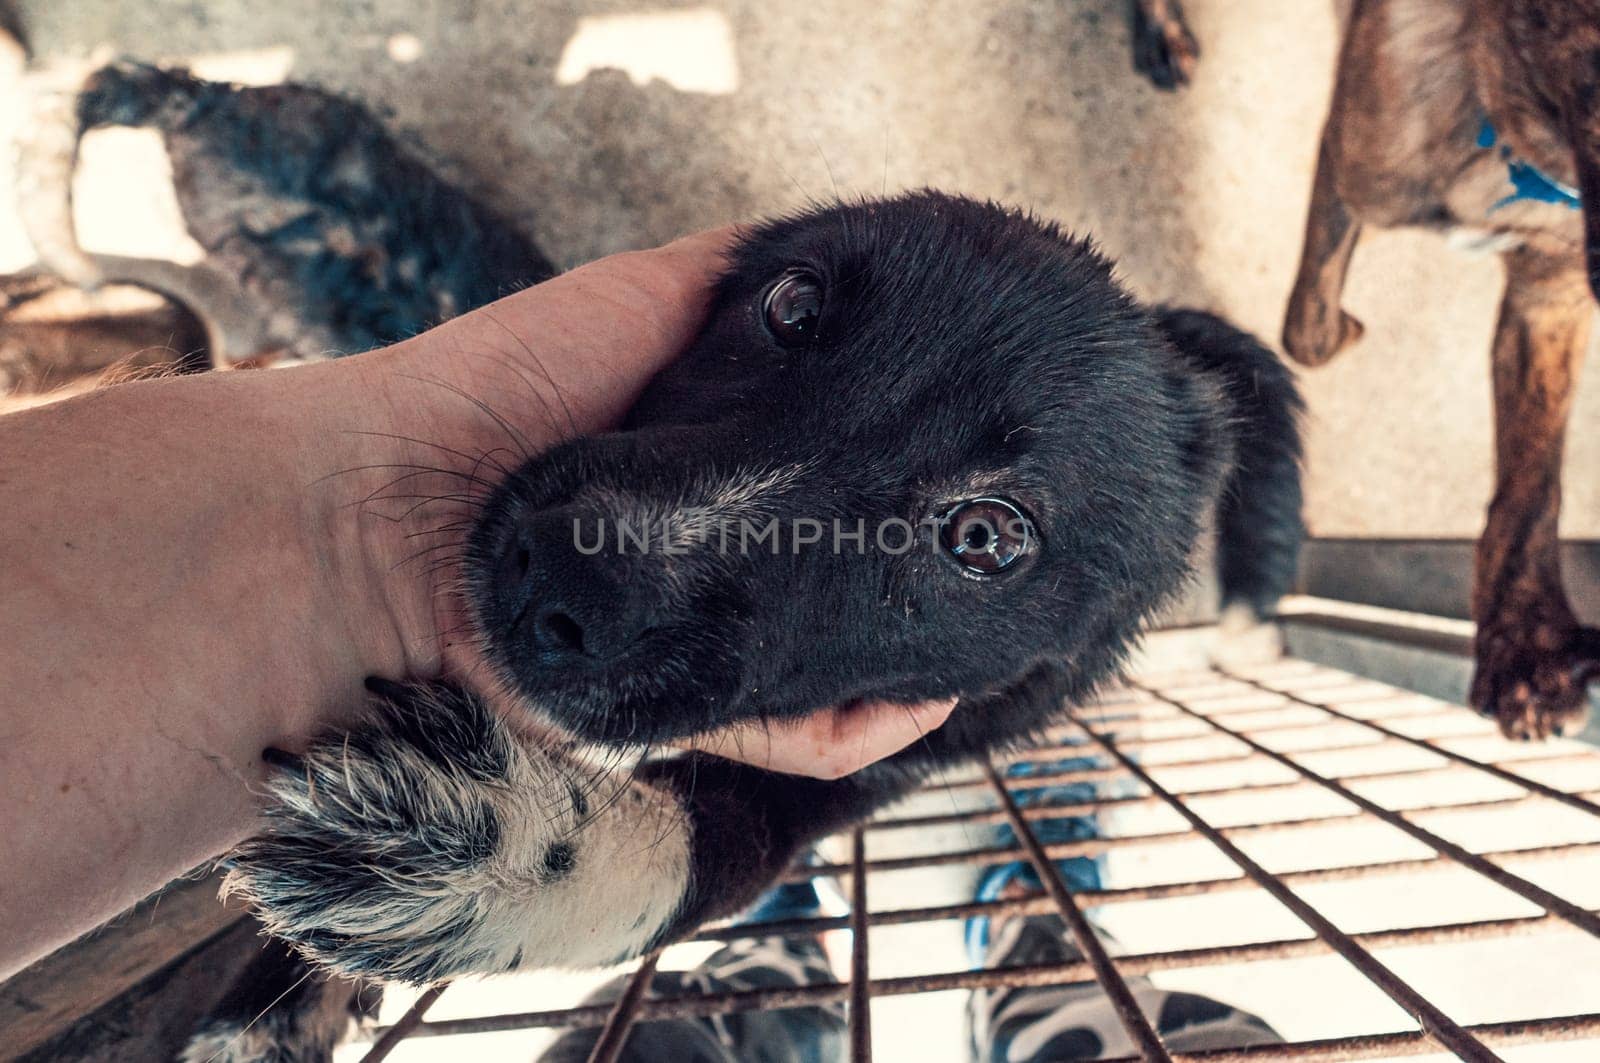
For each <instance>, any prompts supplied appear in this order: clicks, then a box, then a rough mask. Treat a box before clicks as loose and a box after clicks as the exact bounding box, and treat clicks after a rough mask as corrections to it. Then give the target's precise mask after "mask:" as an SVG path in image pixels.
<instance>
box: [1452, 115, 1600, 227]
mask: <svg viewBox="0 0 1600 1063" xmlns="http://www.w3.org/2000/svg"><path fill="white" fill-rule="evenodd" d="M1499 139H1500V138H1499V137H1498V136H1497V135H1496V134H1495V131H1494V123H1493V122H1490V121H1489V119H1488V117H1487V116H1485V117H1484V119H1483V125H1481V126H1479V127H1478V147H1480V148H1492V147H1494V146H1495V145H1496V143H1498V142H1499ZM1500 158H1502V159H1504V160H1505V164H1506V170H1507V171H1508V174H1509V177H1510V180H1511V187H1512V189H1513V190H1514V191H1512V193H1511V194H1510V195H1509V196H1506V197H1505V198H1504V199H1502V200H1500V202H1498V203H1496V204H1495V205H1494V206H1492V207H1490V208H1489V209H1490V210H1499V209H1500V208H1501V207H1503V206H1505V205H1506V204H1507V203H1517V202H1520V201H1523V200H1531V201H1533V202H1535V203H1557V204H1560V205H1561V206H1564V207H1571V208H1572V209H1573V210H1578V209H1580V208H1581V207H1582V206H1583V201H1582V200H1581V199H1579V198H1578V190H1577V189H1576V188H1573V187H1572V186H1571V185H1569V184H1567V183H1565V182H1563V181H1558V180H1556V179H1555V178H1554V177H1551V176H1550V175H1549V174H1547V173H1545V172H1544V171H1543V170H1541V169H1539V168H1538V167H1537V166H1535V165H1533V164H1532V163H1530V162H1524V161H1523V160H1521V159H1519V158H1517V157H1516V156H1515V155H1513V154H1512V153H1511V147H1510V145H1508V144H1501V145H1500Z"/></svg>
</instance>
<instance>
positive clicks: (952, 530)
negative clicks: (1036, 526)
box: [939, 498, 1037, 576]
mask: <svg viewBox="0 0 1600 1063" xmlns="http://www.w3.org/2000/svg"><path fill="white" fill-rule="evenodd" d="M1036 541H1037V537H1036V536H1035V535H1034V534H1033V524H1032V523H1030V522H1029V520H1028V518H1027V517H1026V516H1024V515H1023V512H1022V510H1020V509H1018V508H1017V507H1016V506H1014V505H1012V504H1011V503H1010V502H1007V501H1006V500H1005V499H1003V498H977V499H973V500H972V501H970V502H962V503H961V504H960V505H957V506H955V507H954V508H952V509H951V510H950V511H949V512H947V513H946V514H945V515H944V516H943V517H941V518H940V522H939V543H940V545H942V546H943V547H944V549H945V552H946V553H948V554H949V555H950V556H951V557H953V558H955V559H956V560H957V561H959V562H960V563H961V565H962V567H963V568H965V569H967V570H968V571H969V572H974V573H977V574H979V575H984V576H992V575H994V574H995V573H997V572H1001V571H1003V570H1005V569H1008V568H1010V567H1011V566H1012V565H1014V564H1016V563H1017V562H1018V561H1020V560H1021V559H1022V557H1023V555H1024V554H1026V553H1027V552H1028V551H1029V550H1031V549H1033V545H1034V543H1035V542H1036Z"/></svg>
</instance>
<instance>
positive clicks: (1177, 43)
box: [1133, 0, 1200, 91]
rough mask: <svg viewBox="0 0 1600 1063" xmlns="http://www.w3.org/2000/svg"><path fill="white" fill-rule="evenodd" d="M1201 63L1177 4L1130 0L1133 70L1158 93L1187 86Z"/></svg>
mask: <svg viewBox="0 0 1600 1063" xmlns="http://www.w3.org/2000/svg"><path fill="white" fill-rule="evenodd" d="M1199 60H1200V44H1199V42H1198V41H1196V40H1195V38H1194V34H1193V33H1192V32H1191V31H1190V30H1189V22H1188V19H1186V18H1185V17H1184V14H1183V4H1182V3H1181V2H1180V0H1133V67H1134V69H1135V70H1137V71H1139V72H1140V73H1141V74H1143V75H1145V76H1146V77H1148V78H1149V79H1150V82H1151V84H1153V85H1155V87H1156V88H1158V89H1167V90H1168V91H1171V90H1173V89H1176V88H1179V87H1180V86H1183V85H1187V84H1188V83H1189V79H1190V78H1192V77H1194V68H1195V64H1196V63H1197V62H1199Z"/></svg>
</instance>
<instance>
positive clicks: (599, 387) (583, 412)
mask: <svg viewBox="0 0 1600 1063" xmlns="http://www.w3.org/2000/svg"><path fill="white" fill-rule="evenodd" d="M734 237H735V230H734V229H733V228H732V227H725V228H721V229H712V230H708V231H706V232H702V233H697V234H695V235H693V236H689V237H685V238H683V239H681V240H677V241H675V242H673V243H670V244H667V245H665V246H664V247H660V248H656V249H654V250H651V251H641V252H632V253H628V254H621V255H613V256H610V257H608V258H603V259H600V260H598V261H595V262H592V263H590V264H588V265H586V266H583V267H581V268H579V269H576V270H573V271H572V272H570V273H565V274H562V275H561V276H558V277H555V278H553V279H551V280H549V281H546V282H545V283H543V284H540V285H537V286H535V287H533V288H529V289H526V290H524V291H521V292H518V293H515V294H513V295H510V296H507V297H506V298H504V299H501V300H499V301H498V302H496V303H494V304H492V305H490V306H488V307H484V308H482V309H480V310H477V311H474V312H472V313H469V314H465V315H462V316H461V317H459V318H455V319H453V320H452V321H449V322H447V323H445V324H444V325H442V326H440V327H439V328H436V329H433V330H431V331H429V332H427V333H424V334H423V335H421V336H417V337H415V338H414V339H412V340H409V341H407V342H405V343H402V344H399V345H397V346H396V347H393V348H390V349H388V350H386V351H380V352H374V353H373V354H371V355H364V356H362V359H361V360H365V361H367V362H368V363H369V365H370V366H371V367H372V368H375V369H378V370H379V371H380V373H381V376H382V378H383V379H382V383H381V388H382V389H383V390H385V391H386V392H387V393H388V394H389V395H390V399H389V405H390V407H391V409H392V410H394V412H395V414H396V423H397V425H404V426H405V427H404V428H396V430H395V434H403V435H406V436H409V437H411V438H412V439H414V440H422V441H423V442H421V443H414V444H411V445H410V449H411V451H412V453H410V455H409V456H408V457H403V458H396V457H394V456H393V455H390V456H389V457H388V458H387V459H386V461H384V462H383V464H386V465H394V464H397V463H407V462H410V463H415V464H417V465H419V466H445V467H447V468H450V469H452V470H453V474H455V475H459V474H462V473H465V474H469V475H472V476H490V477H492V476H493V475H494V470H495V469H496V468H497V467H514V466H515V464H517V463H518V462H520V461H521V460H522V459H523V458H525V457H527V456H529V455H530V454H534V453H538V452H539V451H542V450H545V449H547V448H549V447H551V446H554V445H556V444H557V443H560V442H562V441H564V440H566V439H569V438H571V437H573V436H576V435H583V434H588V433H592V432H596V431H603V430H605V429H607V428H610V427H612V426H613V425H614V424H615V423H616V422H617V421H618V420H620V418H621V417H622V416H623V414H624V413H626V411H627V409H628V407H629V406H631V405H632V403H633V401H634V399H635V398H636V397H637V395H638V394H639V392H640V391H641V390H642V389H643V388H644V386H645V385H646V384H647V383H648V382H649V380H650V379H651V378H652V377H653V376H654V375H655V374H656V373H657V372H658V371H659V370H660V369H662V368H663V367H664V366H665V365H667V364H668V363H669V362H670V361H671V360H672V359H673V358H674V357H675V356H676V355H677V354H678V353H679V352H680V351H682V350H683V349H684V348H685V347H687V346H688V345H689V343H690V342H691V341H692V340H693V338H694V336H695V334H696V332H697V331H698V330H699V328H700V326H701V324H702V322H703V321H704V318H705V314H706V312H707V310H708V309H709V303H710V298H711V294H712V288H713V285H714V282H715V279H716V277H717V276H718V274H719V273H720V272H721V270H722V268H723V266H724V255H725V252H726V251H727V249H728V247H729V245H730V244H731V243H732V241H733V239H734ZM395 442H396V441H394V440H392V439H390V440H384V445H385V446H386V447H391V448H392V447H393V446H394V445H395ZM399 446H400V448H401V449H406V448H407V446H408V444H406V442H405V441H403V440H402V441H399ZM440 447H448V451H442V450H440V449H439V448H440ZM408 482H411V483H413V484H414V481H408ZM446 486H447V487H448V485H446ZM441 490H444V488H441ZM448 490H449V493H451V494H455V493H457V492H458V491H459V489H458V488H454V487H449V488H448ZM416 491H417V488H416V487H414V486H413V487H411V488H408V489H407V490H406V491H404V492H399V494H400V495H401V496H402V499H403V500H408V499H409V498H411V497H413V496H414V494H415V493H416ZM409 504H410V503H409V501H405V505H409ZM380 530H381V529H380ZM394 530H395V531H401V530H404V533H405V534H404V535H395V536H392V538H393V539H395V540H396V546H397V548H399V549H404V550H405V551H406V552H407V554H408V555H409V554H413V553H415V551H416V550H417V546H416V544H415V542H414V541H411V540H410V539H409V538H408V536H410V535H411V534H413V533H414V531H415V529H410V528H405V527H404V524H402V525H401V526H398V527H396V528H395V529H394ZM391 570H392V571H394V572H397V573H399V574H401V575H405V576H409V577H410V578H412V579H414V577H415V573H414V571H410V570H408V569H407V567H406V566H405V564H404V563H403V561H397V562H394V563H393V564H391ZM432 597H433V599H434V600H436V601H437V600H442V599H445V598H447V595H444V594H442V593H440V591H439V589H438V588H435V589H434V591H433V593H432ZM417 608H419V609H420V608H421V606H420V605H419V606H417ZM416 622H417V623H419V624H420V623H421V614H418V619H417V621H416ZM424 626H425V625H424ZM460 626H461V620H460V618H459V617H455V616H451V615H444V616H436V618H435V627H436V629H437V630H441V631H451V630H455V629H458V628H459V627H460ZM424 644H425V643H424ZM441 659H442V666H443V668H444V669H446V670H449V671H451V672H454V673H457V674H459V675H462V676H464V677H466V678H467V681H468V682H469V684H470V685H473V686H476V687H478V688H480V689H492V688H494V687H497V686H498V685H499V684H497V683H495V682H494V681H493V679H492V677H491V676H490V674H489V672H488V670H487V669H486V668H485V666H484V664H483V662H482V661H480V660H478V659H476V650H475V647H474V645H473V644H472V640H470V639H467V640H462V639H454V640H446V641H445V643H444V645H443V646H442V649H441ZM431 664H432V662H429V661H419V662H416V663H415V664H414V665H413V667H412V669H411V672H412V674H420V675H424V676H425V675H428V674H430V671H431V670H432V669H431V668H430V665H431ZM474 680H476V681H474ZM954 706H955V700H954V699H948V700H944V701H938V702H928V703H923V704H915V705H905V704H897V703H889V702H869V703H852V704H850V705H845V706H835V707H831V708H824V709H821V710H819V711H818V712H816V713H813V714H812V715H810V716H808V717H806V718H804V719H802V720H800V721H797V722H794V723H777V724H772V725H770V726H769V725H766V724H763V723H744V724H739V725H735V726H733V727H730V728H726V729H724V730H720V731H716V732H712V733H709V734H706V735H701V736H698V737H697V738H695V739H693V740H691V741H689V742H686V743H684V748H692V749H700V750H703V751H705V752H708V753H713V754H715V755H718V756H723V757H727V758H729V759H733V760H740V761H743V762H745V763H748V764H752V765H754V766H756V767H762V768H767V769H769V770H772V771H779V772H786V773H790V774H797V775H810V776H814V777H816V778H823V779H833V778H839V777H841V776H843V775H847V774H850V773H851V772H854V771H856V770H859V769H860V768H862V767H865V766H866V765H868V764H870V763H872V762H874V761H876V760H880V759H882V758H883V757H886V756H889V755H890V754H892V753H895V752H898V751H899V750H901V749H903V748H904V747H906V746H907V745H909V744H910V743H912V742H914V741H916V740H917V739H918V738H919V737H921V736H922V735H923V734H926V733H927V732H928V731H931V730H934V729H936V728H937V727H939V726H940V725H941V724H942V723H943V722H944V721H945V719H946V717H947V716H948V715H949V713H950V711H951V709H952V708H954ZM501 708H502V709H503V710H504V711H506V712H507V713H508V714H515V713H516V712H517V709H516V707H515V706H514V705H505V706H501Z"/></svg>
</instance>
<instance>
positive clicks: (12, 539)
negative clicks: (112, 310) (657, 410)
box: [0, 367, 402, 969]
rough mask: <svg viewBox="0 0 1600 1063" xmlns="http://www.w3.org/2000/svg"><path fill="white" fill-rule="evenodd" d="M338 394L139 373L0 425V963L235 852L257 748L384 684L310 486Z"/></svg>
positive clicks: (291, 385)
mask: <svg viewBox="0 0 1600 1063" xmlns="http://www.w3.org/2000/svg"><path fill="white" fill-rule="evenodd" d="M347 381H348V383H351V384H354V383H356V380H355V379H354V375H353V374H341V373H329V372H328V371H327V370H326V369H323V368H322V367H318V368H317V369H315V370H294V371H289V372H284V373H248V374H247V373H235V374H219V375H216V376H211V377H207V378H201V379H174V380H165V381H152V382H147V383H140V384H133V385H128V386H125V387H119V388H112V389H108V390H105V391H102V392H98V393H94V394H91V395H87V396H83V397H81V398H79V399H75V400H72V401H69V402H65V403H61V404H58V405H55V406H47V407H43V408H40V409H36V410H31V411H26V412H24V413H19V414H14V415H11V416H8V417H5V418H0V454H4V455H5V458H4V463H3V465H0V513H3V516H0V675H3V676H4V677H5V683H4V686H3V688H0V728H3V731H4V736H3V741H0V824H3V826H0V836H3V837H4V838H5V839H6V841H5V844H4V846H3V849H4V852H5V856H4V858H3V860H0V942H5V946H4V958H3V959H0V969H4V968H7V967H9V966H11V965H12V964H11V962H10V961H12V960H16V961H17V962H21V961H24V960H25V959H26V958H28V957H30V956H32V955H36V954H37V953H38V952H40V951H41V949H43V948H47V947H49V946H51V945H54V944H58V943H60V941H61V940H63V939H65V938H67V937H70V936H71V935H72V934H73V933H74V932H75V931H77V930H80V929H82V928H83V927H84V926H86V925H92V924H93V923H95V922H98V921H99V920H100V919H103V918H105V917H107V916H110V915H112V914H114V913H115V912H116V911H118V910H120V909H121V908H123V907H125V906H126V905H127V904H129V903H131V902H132V901H134V900H136V899H137V898H138V897H139V896H140V895H141V894H143V893H145V892H147V891H148V890H149V889H151V888H153V887H154V886H156V885H159V884H160V883H162V882H164V881H166V880H167V879H169V878H171V877H172V876H173V875H174V874H176V873H179V872H181V871H183V870H185V869H186V868H187V867H189V866H192V865H194V864H197V863H199V862H201V861H202V860H204V859H206V858H207V857H209V856H213V855H215V854H216V853H218V852H220V851H221V850H222V849H223V848H225V847H226V846H228V845H230V844H232V843H234V842H236V841H238V840H239V839H240V838H242V837H243V836H244V835H245V834H247V833H248V832H249V830H250V826H251V823H252V819H253V815H254V798H253V796H252V792H251V791H252V788H253V787H255V786H256V784H257V783H258V782H259V781H260V779H261V765H260V753H261V750H262V748H263V747H265V746H266V745H269V744H272V743H275V742H276V743H286V742H292V741H293V740H294V739H295V737H296V736H300V735H303V734H305V733H306V732H307V731H308V730H310V729H311V728H313V727H316V726H318V725H320V724H321V723H323V722H326V721H328V720H330V719H333V718H335V717H336V715H337V713H338V712H340V711H341V709H342V708H348V707H349V706H351V705H354V704H357V703H358V702H357V700H356V699H357V698H358V697H359V690H360V682H361V678H362V675H363V674H364V673H365V672H366V671H369V670H370V671H385V670H388V671H398V670H399V669H400V667H401V665H402V661H401V659H400V654H401V652H402V651H401V650H400V648H399V646H398V642H397V640H396V637H395V635H394V633H393V632H392V630H391V631H389V632H385V631H384V630H383V625H382V621H381V618H382V617H383V616H384V611H383V609H382V608H381V607H380V606H379V603H377V602H372V603H370V608H366V609H363V608H362V605H361V602H362V599H363V598H364V597H370V596H371V595H372V594H373V593H374V591H373V588H372V587H371V586H370V581H368V580H367V579H366V578H365V572H364V571H362V565H363V559H362V558H361V557H360V556H359V553H358V551H356V550H354V549H345V550H341V549H340V545H339V544H340V539H339V538H338V537H337V536H332V535H329V534H328V532H329V529H328V527H327V522H328V521H329V519H330V517H331V515H333V514H335V513H336V512H337V510H336V509H335V508H334V507H333V506H331V505H328V504H327V503H328V501H329V500H328V499H327V498H326V497H325V494H326V489H325V488H316V487H311V486H309V485H308V483H309V481H311V480H312V479H313V478H314V477H315V476H317V475H320V474H321V473H327V472H336V471H337V469H338V467H339V465H340V463H341V461H342V460H344V459H343V458H341V456H340V455H339V450H340V448H341V439H342V438H343V436H342V434H341V433H340V432H339V431H338V429H337V428H336V427H335V426H334V425H333V424H332V423H330V417H331V409H332V408H331V407H330V406H329V405H328V403H327V400H328V399H329V398H335V397H337V396H338V393H339V392H340V391H341V390H343V388H344V386H345V383H346V382H347ZM351 453H352V454H353V453H354V451H353V449H352V451H351ZM363 612H364V613H365V614H366V615H369V616H371V617H373V618H374V621H375V622H374V623H373V624H371V625H369V626H367V627H366V628H365V629H361V628H359V627H357V626H356V625H353V624H352V623H351V622H350V621H349V620H348V619H347V618H349V617H356V616H360V615H362V614H363ZM330 628H335V629H336V630H330ZM46 898H47V899H48V900H46Z"/></svg>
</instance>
